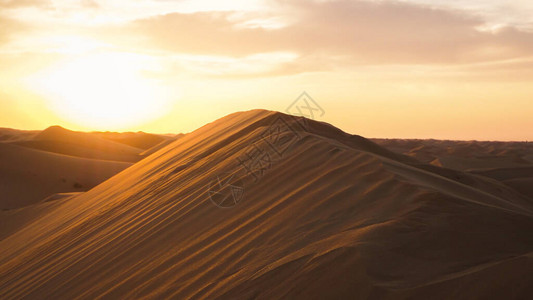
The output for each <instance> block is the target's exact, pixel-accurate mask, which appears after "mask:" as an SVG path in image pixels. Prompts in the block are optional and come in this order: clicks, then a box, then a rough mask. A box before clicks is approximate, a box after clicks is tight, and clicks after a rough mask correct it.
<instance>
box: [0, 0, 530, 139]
mask: <svg viewBox="0 0 533 300" xmlns="http://www.w3.org/2000/svg"><path fill="white" fill-rule="evenodd" d="M531 15H533V2H532V1H529V0H527V1H526V0H514V1H504V0H484V1H481V0H462V1H458V0H446V1H444V0H432V1H429V0H398V1H388V0H382V1H370V0H365V1H358V0H314V1H313V0H307V1H304V0H288V1H281V0H262V1H258V0H233V1H220V0H216V1H208V0H194V1H193V0H177V1H172V0H106V1H103V0H83V1H72V0H40V1H39V0H0V127H11V128H19V129H44V128H46V127H48V126H51V125H56V124H57V125H61V126H64V127H67V128H69V129H74V130H86V131H89V130H112V131H139V130H142V131H146V132H155V133H178V132H190V131H192V130H194V129H196V128H198V127H200V126H202V125H204V124H206V123H208V122H211V121H213V120H215V119H217V118H220V117H223V116H224V115H227V114H230V113H233V112H235V111H244V110H250V109H255V108H263V109H270V110H276V111H281V112H285V111H286V110H287V108H289V107H290V106H291V104H292V103H293V102H294V101H295V100H296V99H297V97H298V96H299V95H300V94H302V92H304V91H305V92H307V94H308V95H309V96H310V97H312V99H313V100H314V101H315V102H316V103H317V104H318V105H319V106H320V107H321V108H322V109H323V112H324V113H323V115H322V114H321V115H317V116H315V117H316V118H317V119H318V120H320V121H325V122H328V123H331V124H333V125H335V126H337V127H339V128H341V129H343V130H345V131H347V132H349V133H352V134H359V135H362V136H365V137H375V138H435V139H462V140H470V139H477V140H520V141H522V140H533V84H532V83H533V19H532V18H531Z"/></svg>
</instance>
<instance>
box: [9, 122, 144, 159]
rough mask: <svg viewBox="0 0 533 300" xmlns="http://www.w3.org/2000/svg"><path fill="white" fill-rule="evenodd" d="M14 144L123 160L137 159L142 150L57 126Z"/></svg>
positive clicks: (83, 155)
mask: <svg viewBox="0 0 533 300" xmlns="http://www.w3.org/2000/svg"><path fill="white" fill-rule="evenodd" d="M16 144H17V145H19V146H24V147H29V148H34V149H38V150H43V151H48V152H54V153H60V154H66V155H71V156H77V157H83V158H91V159H101V160H112V161H125V162H136V161H139V160H140V159H141V156H139V153H141V152H142V151H143V150H142V149H139V148H135V147H132V146H129V145H125V144H122V143H118V142H115V141H111V140H108V139H104V138H101V137H99V136H97V135H94V134H91V133H86V132H76V131H71V130H68V129H65V128H62V127H59V126H52V127H50V128H47V129H46V130H44V131H42V132H40V133H39V134H37V135H36V136H35V137H34V138H33V139H31V140H27V141H21V142H17V143H16Z"/></svg>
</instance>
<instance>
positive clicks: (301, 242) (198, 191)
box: [0, 110, 533, 299]
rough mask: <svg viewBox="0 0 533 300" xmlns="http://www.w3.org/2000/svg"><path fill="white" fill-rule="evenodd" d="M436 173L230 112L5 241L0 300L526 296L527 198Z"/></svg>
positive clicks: (287, 121) (313, 131) (308, 129)
mask: <svg viewBox="0 0 533 300" xmlns="http://www.w3.org/2000/svg"><path fill="white" fill-rule="evenodd" d="M269 147H270V148H269ZM266 153H268V154H266ZM250 162H251V163H250ZM434 168H436V167H429V168H421V167H419V166H417V164H416V163H415V162H413V160H412V159H411V158H409V157H405V156H401V155H398V154H394V153H392V152H390V151H388V150H385V149H384V148H381V147H379V146H377V145H376V144H374V143H372V142H370V141H368V140H366V139H364V138H362V137H359V136H350V135H348V134H345V133H343V132H341V131H339V130H338V129H336V128H333V127H331V126H329V125H327V124H323V123H318V122H312V121H308V122H304V121H303V120H302V119H295V118H292V117H288V116H285V115H282V114H279V113H275V112H268V111H262V110H255V111H250V112H244V113H237V114H232V115H229V116H227V117H225V118H223V119H220V120H218V121H216V122H213V123H211V124H208V125H206V126H204V127H202V128H200V129H198V130H196V131H195V132H192V133H190V134H187V135H185V136H183V137H182V138H180V139H179V140H177V141H175V142H174V143H172V144H170V145H168V146H166V147H165V148H163V149H161V150H159V151H157V152H156V153H154V154H153V155H151V156H149V157H147V158H145V159H144V160H142V161H140V162H139V163H137V164H135V165H133V166H132V167H131V168H129V169H127V170H125V171H124V172H122V173H120V174H118V175H117V176H115V177H113V178H111V179H110V180H108V181H106V182H104V183H102V184H100V185H99V186H97V187H96V188H94V189H92V190H91V191H89V192H86V193H84V194H81V195H79V196H76V197H74V198H71V199H69V200H68V201H64V202H61V203H59V204H56V206H55V207H54V208H53V209H52V210H50V211H48V212H47V213H46V214H45V215H42V216H40V217H39V218H38V219H37V220H36V221H34V222H32V223H31V224H28V225H27V226H24V227H23V228H21V229H20V230H18V231H17V232H16V233H13V234H10V235H9V236H8V237H6V238H4V239H3V240H1V241H0V298H2V299H17V298H24V297H26V298H32V299H40V298H54V299H59V298H61V299H74V298H86V299H89V298H97V297H101V298H107V299H115V298H119V297H121V298H141V297H143V298H162V297H171V298H177V299H187V298H201V299H204V298H209V299H212V298H225V299H249V298H260V299H272V298H302V299H309V298H336V297H345V298H357V299H376V298H380V299H403V298H405V299H407V298H409V299H412V298H416V299H428V295H430V296H431V298H432V299H450V298H455V299H469V298H472V297H476V298H487V297H490V296H493V295H500V294H502V293H503V294H505V295H507V296H509V297H514V298H520V297H525V296H527V295H530V294H531V293H532V292H533V290H532V287H531V286H532V285H531V274H533V264H532V260H531V259H532V256H531V253H532V252H533V236H532V235H531V234H530V233H531V232H532V231H533V205H532V203H531V200H530V199H528V198H527V197H525V196H522V195H521V194H519V193H515V192H514V191H513V190H511V189H506V188H505V187H501V188H491V183H492V182H490V181H485V179H484V178H483V177H481V176H480V177H476V176H475V175H468V174H464V173H461V172H459V171H457V173H453V174H446V173H445V172H444V173H442V174H441V173H440V172H434V171H432V170H434ZM457 174H464V176H466V177H465V178H458V179H457V180H456V179H454V176H456V175H457ZM221 183H222V185H220V184H221ZM224 183H229V185H224ZM236 202H237V204H236V205H233V204H235V203H236ZM215 203H216V204H218V205H219V206H222V207H224V208H220V207H218V206H216V205H215ZM502 278H503V280H502ZM480 282H483V284H481V283H480Z"/></svg>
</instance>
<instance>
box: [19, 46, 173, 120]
mask: <svg viewBox="0 0 533 300" xmlns="http://www.w3.org/2000/svg"><path fill="white" fill-rule="evenodd" d="M145 65H146V60H145V59H143V57H141V56H138V55H132V54H128V55H125V54H122V53H120V54H119V53H106V54H98V55H91V56H85V57H81V58H77V59H72V60H68V61H65V62H62V63H59V64H56V65H54V66H53V67H51V68H49V69H46V70H44V71H42V72H39V73H38V74H37V75H34V76H32V77H30V79H29V83H30V85H32V86H33V88H34V89H35V90H36V91H37V92H38V93H40V94H42V96H43V97H45V98H46V99H48V101H49V103H50V108H51V109H52V110H53V111H55V112H56V113H57V114H59V115H60V116H61V117H63V118H65V119H67V120H69V121H71V122H73V123H77V124H79V125H82V126H90V127H93V128H98V129H108V128H112V129H119V128H124V127H127V126H133V125H138V124H140V123H143V122H147V121H150V120H152V119H154V118H157V117H160V116H161V114H163V113H164V112H165V108H167V106H168V105H169V103H168V101H167V100H168V98H167V97H166V96H165V95H164V91H163V89H162V87H161V86H160V85H158V83H157V82H156V81H155V80H154V79H149V78H146V77H144V76H143V74H142V71H143V67H144V66H145Z"/></svg>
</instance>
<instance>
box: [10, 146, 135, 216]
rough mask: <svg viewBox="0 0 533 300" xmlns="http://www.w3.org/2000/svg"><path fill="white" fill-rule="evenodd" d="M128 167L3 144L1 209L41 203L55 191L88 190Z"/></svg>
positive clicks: (125, 164) (116, 163)
mask: <svg viewBox="0 0 533 300" xmlns="http://www.w3.org/2000/svg"><path fill="white" fill-rule="evenodd" d="M129 166H131V164H130V163H125V162H113V161H104V160H94V159H86V158H79V157H72V156H66V155H59V154H55V153H49V152H43V151H38V150H33V149H28V148H25V147H19V146H16V145H10V144H4V143H0V209H14V208H20V207H24V206H27V205H30V204H34V203H38V202H41V201H42V200H44V199H45V198H46V197H48V196H50V195H52V194H55V193H60V192H81V191H87V190H89V189H91V188H93V187H95V186H96V185H98V184H100V183H102V182H103V181H105V180H107V179H108V178H110V177H111V176H113V175H115V174H117V173H119V172H120V171H122V170H124V169H126V168H128V167H129Z"/></svg>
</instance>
